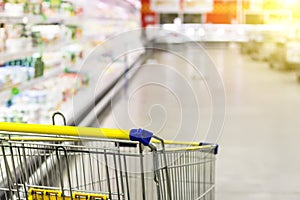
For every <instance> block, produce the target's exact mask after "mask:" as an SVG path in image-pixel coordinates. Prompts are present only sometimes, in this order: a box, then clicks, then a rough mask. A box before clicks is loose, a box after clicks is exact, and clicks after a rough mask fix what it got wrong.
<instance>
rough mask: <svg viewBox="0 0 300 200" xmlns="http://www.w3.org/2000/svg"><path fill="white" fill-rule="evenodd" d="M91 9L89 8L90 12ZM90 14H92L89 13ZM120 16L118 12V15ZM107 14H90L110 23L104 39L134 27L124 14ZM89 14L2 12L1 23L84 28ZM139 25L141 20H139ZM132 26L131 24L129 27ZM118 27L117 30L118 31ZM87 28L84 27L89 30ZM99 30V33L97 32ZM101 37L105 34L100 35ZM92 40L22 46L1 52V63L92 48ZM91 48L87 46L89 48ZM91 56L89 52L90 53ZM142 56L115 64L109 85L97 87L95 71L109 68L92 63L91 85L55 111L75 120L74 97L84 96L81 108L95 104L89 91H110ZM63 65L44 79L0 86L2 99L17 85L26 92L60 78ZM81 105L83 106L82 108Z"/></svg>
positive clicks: (99, 92) (102, 32)
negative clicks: (69, 48) (77, 46)
mask: <svg viewBox="0 0 300 200" xmlns="http://www.w3.org/2000/svg"><path fill="white" fill-rule="evenodd" d="M87 12H88V11H87ZM87 16H88V15H87ZM115 16H117V15H115ZM115 16H114V17H107V16H101V14H100V15H99V16H98V15H97V16H96V17H95V16H89V17H91V19H93V20H95V19H97V20H98V23H97V24H98V26H101V27H103V25H106V26H110V27H109V28H107V29H109V31H108V32H105V31H104V30H103V29H99V36H101V35H103V38H104V39H105V38H107V37H108V36H109V35H112V34H116V33H118V32H119V31H120V30H121V29H122V30H123V31H124V30H125V29H128V27H131V26H129V25H126V24H128V19H125V18H120V17H115ZM85 17H86V15H84V16H80V17H77V16H75V17H67V16H64V15H55V16H54V15H53V16H50V17H47V18H46V19H45V18H43V17H42V16H39V15H37V16H36V15H11V14H7V13H0V22H1V20H2V22H4V23H24V22H26V23H28V24H39V23H43V24H44V23H60V24H65V25H68V24H80V25H81V26H82V27H84V25H85V23H86V22H89V20H88V18H85ZM137 20H139V18H138V17H137ZM129 21H130V23H134V19H132V18H130V19H129ZM136 23H137V24H138V21H137V22H136ZM97 24H95V26H97ZM126 26H128V27H126ZM92 27H94V24H93V25H92ZM114 29H115V31H114ZM85 30H86V29H84V31H85ZM105 30H106V29H105ZM93 33H95V32H93ZM85 35H88V34H83V36H85ZM100 38H101V37H100ZM91 40H93V38H90V37H84V39H79V40H74V41H67V42H59V43H57V44H52V45H49V46H45V47H43V48H42V49H41V48H39V47H35V48H27V49H22V51H21V50H20V51H17V52H1V53H0V63H5V62H8V61H11V60H16V59H22V58H25V57H29V56H31V55H32V54H34V53H38V52H53V51H59V50H61V49H63V48H64V47H67V46H68V45H72V44H74V43H80V44H83V46H85V47H84V48H86V46H87V48H89V50H91V49H92V47H91V46H90V45H89V43H92V42H91ZM85 50H86V51H87V49H85ZM86 55H88V54H86ZM140 55H141V53H140V54H137V55H136V56H134V58H131V59H130V60H128V62H127V63H118V64H117V65H115V64H114V65H113V66H112V68H111V70H110V72H109V73H107V74H105V76H104V78H105V80H106V82H105V85H104V86H103V87H101V88H98V87H96V84H97V79H98V78H99V77H95V76H93V75H94V74H97V73H95V70H103V71H105V69H104V68H105V67H106V66H103V67H102V68H101V67H100V68H99V65H101V63H94V64H95V65H94V66H89V67H88V68H87V70H85V71H83V73H86V74H89V75H90V77H89V78H90V85H89V86H87V87H83V88H81V89H80V90H79V91H78V92H77V93H76V94H75V95H74V96H73V97H72V98H70V99H68V100H67V101H66V102H63V103H62V105H61V106H60V107H59V108H58V109H57V110H53V113H54V112H55V111H61V112H62V113H64V115H65V117H66V119H67V121H68V122H71V121H73V120H74V110H73V109H74V105H73V100H74V99H76V98H79V97H80V98H81V97H82V98H83V100H82V104H81V105H79V106H78V107H81V108H85V107H86V106H85V105H86V104H88V103H91V101H93V98H92V97H90V96H88V94H90V93H89V92H90V91H89V90H91V88H92V89H95V88H97V91H94V92H95V93H97V95H98V94H102V93H103V92H104V90H106V89H107V88H109V87H110V86H111V85H112V84H113V82H115V81H116V80H117V79H118V78H119V77H120V76H121V75H122V74H123V73H124V72H125V71H126V70H127V68H126V67H127V66H128V65H132V64H133V63H134V62H135V60H136V59H137V58H138V57H139V56H140ZM81 64H82V63H81V62H80V63H77V64H75V66H73V67H72V68H70V69H71V70H76V69H80V67H81ZM63 70H64V69H63V68H62V67H55V68H53V69H49V70H46V71H45V73H44V76H43V77H40V78H36V79H32V80H30V81H27V82H24V83H20V84H17V85H13V86H10V87H8V88H6V90H1V89H0V99H1V101H2V100H4V99H8V98H10V96H11V89H12V88H13V87H18V89H19V90H20V91H24V90H29V89H31V88H32V87H33V86H35V85H38V84H40V83H43V82H45V81H47V80H51V78H54V77H57V76H59V75H60V74H62V73H63ZM74 84H75V80H74ZM81 108H79V109H81ZM49 123H51V119H50V116H49Z"/></svg>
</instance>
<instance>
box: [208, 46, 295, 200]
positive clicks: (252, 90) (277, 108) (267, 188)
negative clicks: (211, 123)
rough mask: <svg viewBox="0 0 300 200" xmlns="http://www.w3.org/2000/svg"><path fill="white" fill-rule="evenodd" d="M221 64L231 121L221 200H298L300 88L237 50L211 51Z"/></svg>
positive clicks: (220, 174)
mask: <svg viewBox="0 0 300 200" xmlns="http://www.w3.org/2000/svg"><path fill="white" fill-rule="evenodd" d="M209 52H210V54H211V55H212V57H213V58H214V59H215V61H216V62H217V63H218V65H219V66H222V68H223V72H222V76H223V78H224V83H225V88H226V95H227V117H226V123H225V127H224V132H223V137H222V139H221V140H220V145H221V150H220V155H219V157H218V167H217V199H218V200H248V199H249V200H253V199H255V200H268V199H270V200H282V199H288V200H294V199H295V200H296V199H300V187H299V186H300V173H299V172H300V159H299V152H300V145H299V141H300V134H299V120H300V103H299V102H300V85H299V84H297V82H296V78H295V74H293V73H291V72H290V73H287V72H280V71H274V70H270V69H269V68H268V66H267V64H265V63H258V62H255V61H252V60H251V59H250V58H248V57H247V56H241V55H239V53H238V51H237V50H236V49H230V50H210V51H209Z"/></svg>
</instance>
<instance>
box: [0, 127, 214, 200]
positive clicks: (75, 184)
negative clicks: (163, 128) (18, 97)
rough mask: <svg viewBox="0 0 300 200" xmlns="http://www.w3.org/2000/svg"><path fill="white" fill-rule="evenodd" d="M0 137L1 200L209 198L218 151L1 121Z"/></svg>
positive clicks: (133, 135)
mask: <svg viewBox="0 0 300 200" xmlns="http://www.w3.org/2000/svg"><path fill="white" fill-rule="evenodd" d="M0 134H1V138H0V142H1V150H0V162H1V166H0V198H1V199H28V200H42V199H45V200H54V199H58V200H61V199H62V200H71V199H76V200H77V199H90V200H96V199H97V200H108V199H110V200H114V199H127V200H129V199H136V200H140V199H143V200H146V199H151V200H153V199H162V200H164V199H166V200H175V199H176V200H188V199H192V200H194V199H199V200H204V199H205V200H208V199H209V200H211V199H214V189H215V182H214V181H215V173H214V170H215V155H216V154H217V150H218V146H217V145H215V144H204V143H200V144H199V143H194V142H173V141H166V140H162V139H160V138H158V137H156V136H155V135H153V134H152V133H151V132H148V131H146V130H142V129H132V130H131V131H124V130H116V129H103V128H87V127H72V126H52V125H33V124H17V123H5V122H0Z"/></svg>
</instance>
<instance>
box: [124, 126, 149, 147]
mask: <svg viewBox="0 0 300 200" xmlns="http://www.w3.org/2000/svg"><path fill="white" fill-rule="evenodd" d="M129 135H130V140H131V141H138V142H141V143H142V144H143V145H145V146H149V144H150V141H151V138H152V136H153V133H152V132H150V131H147V130H144V129H141V128H139V129H131V130H130V134H129Z"/></svg>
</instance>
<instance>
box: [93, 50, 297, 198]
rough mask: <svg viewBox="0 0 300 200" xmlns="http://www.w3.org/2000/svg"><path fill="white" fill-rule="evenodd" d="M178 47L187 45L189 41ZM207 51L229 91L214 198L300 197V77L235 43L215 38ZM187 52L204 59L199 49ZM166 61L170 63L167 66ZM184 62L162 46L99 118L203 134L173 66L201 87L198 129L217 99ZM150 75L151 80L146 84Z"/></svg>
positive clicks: (163, 131) (109, 123) (108, 123)
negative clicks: (273, 66) (215, 42)
mask: <svg viewBox="0 0 300 200" xmlns="http://www.w3.org/2000/svg"><path fill="white" fill-rule="evenodd" d="M176 48H177V50H178V51H189V48H187V47H186V46H185V47H180V46H179V45H178V46H177V47H176ZM207 52H208V53H209V55H210V56H211V58H212V59H213V61H214V62H215V64H216V67H217V69H218V70H219V72H220V74H221V76H222V78H223V81H224V88H225V92H226V118H225V124H224V128H223V132H222V136H221V138H220V139H219V141H218V143H219V144H220V152H219V155H218V157H217V169H216V199H217V200H248V199H249V200H253V199H255V200H268V199H270V200H271V199H272V200H277V199H278V200H279V199H280V200H282V199H288V200H293V199H300V187H299V185H300V173H299V172H300V171H299V170H300V159H299V152H300V145H299V144H300V134H299V120H300V103H299V102H300V85H299V84H297V82H296V78H295V75H294V74H293V72H281V71H276V70H271V69H269V68H268V65H267V64H266V63H261V62H255V61H252V60H251V59H250V58H249V57H247V56H242V55H240V54H239V51H238V49H237V48H236V47H224V46H223V47H217V46H215V47H213V48H208V49H207ZM188 55H189V56H191V57H190V58H191V59H199V54H198V53H197V52H194V53H193V52H189V53H188ZM200 62H202V61H200ZM162 64H163V65H168V66H171V67H167V68H162V67H161V66H162ZM185 66H186V64H184V63H183V62H182V61H180V60H176V59H174V58H173V57H170V54H169V53H165V52H159V51H157V52H156V53H155V54H154V56H153V57H152V58H151V59H150V60H149V61H148V65H147V64H146V65H145V66H143V67H142V68H141V69H140V70H139V72H138V73H137V75H136V76H135V77H134V79H133V80H131V81H129V84H128V85H126V87H125V88H124V89H123V90H122V91H121V92H120V93H119V94H118V95H117V96H116V98H115V99H114V100H113V101H112V106H111V109H110V110H107V111H106V114H105V115H102V117H101V118H99V125H100V126H102V127H117V128H126V129H127V128H131V127H136V126H142V127H146V128H148V129H150V130H153V131H154V132H155V133H158V134H159V135H161V136H162V137H164V138H169V139H175V140H193V141H194V140H196V141H197V140H198V139H199V140H201V139H202V138H203V135H195V134H194V133H195V130H196V129H195V127H194V126H195V124H197V121H195V119H194V118H195V116H197V113H195V112H194V109H195V107H194V106H195V105H194V102H193V100H191V98H190V96H189V95H190V94H188V93H189V91H188V89H187V88H185V87H186V86H185V85H184V83H183V82H182V80H181V79H180V78H178V77H177V75H176V73H175V75H174V71H173V70H172V67H174V69H177V70H178V71H181V72H182V77H184V78H187V79H183V80H191V84H190V85H191V87H195V88H196V89H197V90H199V91H200V92H197V96H198V100H199V99H200V100H201V101H200V103H199V105H198V106H199V108H200V110H201V113H200V114H201V117H200V119H201V122H200V123H199V124H200V125H199V129H197V131H200V132H201V131H202V130H203V131H204V130H206V129H207V128H208V127H209V123H208V121H209V119H210V117H211V109H210V108H211V106H212V105H210V104H209V102H210V101H209V98H208V97H209V92H207V88H205V84H204V81H203V80H201V78H199V77H197V75H194V74H193V72H191V71H187V69H190V68H189V67H185ZM159 67H160V68H159ZM176 77H177V79H176ZM151 81H152V83H153V84H148V83H149V82H151ZM144 83H145V84H144ZM175 88H178V90H177V89H175ZM180 88H181V89H180ZM201 91H202V92H201ZM185 94H186V95H185ZM180 102H181V103H180ZM178 107H180V109H179V108H178ZM206 107H207V108H206ZM185 112H188V113H192V114H191V115H189V114H188V113H185ZM181 117H182V118H184V119H181ZM185 118H188V119H187V120H185ZM178 121H180V122H182V124H180V123H178ZM179 124H180V125H179ZM180 126H183V128H182V129H181V128H180ZM173 131H175V132H176V131H177V132H176V133H175V134H172V132H173ZM183 132H184V134H183ZM173 133H174V132H173Z"/></svg>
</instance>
